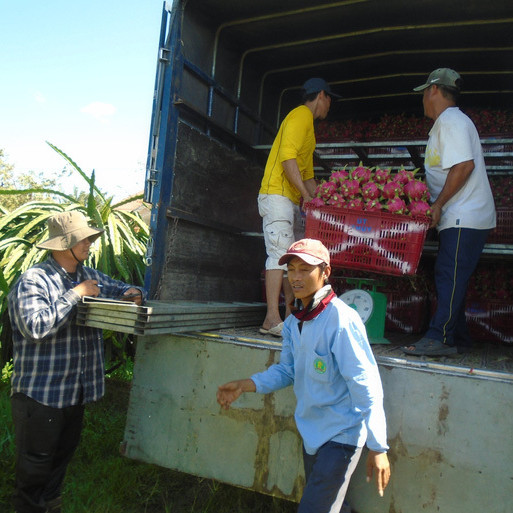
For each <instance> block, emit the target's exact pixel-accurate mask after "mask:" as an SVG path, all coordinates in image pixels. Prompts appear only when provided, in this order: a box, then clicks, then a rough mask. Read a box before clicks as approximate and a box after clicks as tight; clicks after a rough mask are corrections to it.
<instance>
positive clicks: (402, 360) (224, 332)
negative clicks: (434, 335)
mask: <svg viewBox="0 0 513 513" xmlns="http://www.w3.org/2000/svg"><path fill="white" fill-rule="evenodd" d="M201 335H202V336H205V337H211V338H215V339H217V340H226V341H227V342H231V343H239V344H243V345H256V346H267V347H268V346H269V345H270V344H271V345H273V346H276V347H277V348H279V347H281V338H278V337H274V336H272V335H262V334H261V333H259V331H258V326H256V327H253V326H252V327H244V328H228V329H221V330H210V331H208V332H201ZM193 336H195V337H196V336H197V334H195V335H193ZM421 336H422V335H411V334H403V333H385V337H386V338H387V340H388V341H389V342H390V344H373V345H372V350H373V352H374V356H375V357H376V360H377V361H378V363H380V364H382V365H385V364H387V363H388V364H396V365H410V366H415V367H418V366H421V367H424V368H426V369H427V370H440V371H442V370H443V369H450V370H452V371H454V372H458V373H463V374H464V373H471V374H473V375H479V374H481V375H483V376H486V377H490V378H493V376H494V374H495V373H500V374H501V377H504V378H505V379H508V378H507V377H505V376H502V374H503V373H504V374H510V375H511V376H510V379H511V380H512V381H513V345H506V344H493V343H487V342H476V343H475V345H474V347H473V349H472V351H471V352H470V353H464V354H457V355H451V356H442V357H427V356H422V357H418V356H410V355H406V354H405V353H403V352H402V351H401V347H402V346H406V345H409V344H411V343H413V342H416V341H417V340H418V339H419V338H421Z"/></svg>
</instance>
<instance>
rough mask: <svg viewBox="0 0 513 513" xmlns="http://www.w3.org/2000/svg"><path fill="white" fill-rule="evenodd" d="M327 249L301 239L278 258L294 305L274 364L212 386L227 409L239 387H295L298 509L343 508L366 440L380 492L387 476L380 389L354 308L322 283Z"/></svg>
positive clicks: (312, 512) (303, 512) (325, 511)
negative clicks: (301, 470)
mask: <svg viewBox="0 0 513 513" xmlns="http://www.w3.org/2000/svg"><path fill="white" fill-rule="evenodd" d="M329 263H330V257H329V252H328V250H327V249H326V247H325V246H324V245H323V244H322V243H321V242H320V241H318V240H315V239H302V240H299V241H297V242H295V243H294V244H292V245H291V246H290V248H289V249H288V251H287V253H286V254H285V255H284V256H283V257H282V258H281V259H280V265H283V264H287V273H288V280H289V282H290V285H291V286H292V290H293V292H294V296H295V298H296V300H297V301H298V302H299V304H300V309H298V310H297V311H296V312H294V313H293V315H290V316H289V317H288V318H287V320H286V321H285V323H284V327H283V332H282V333H283V348H282V353H281V357H280V362H279V363H278V364H275V365H272V366H271V367H269V368H268V369H267V370H266V371H264V372H260V373H257V374H254V375H253V376H251V378H250V379H242V380H237V381H231V382H229V383H226V384H225V385H222V386H220V387H219V389H218V393H217V401H218V402H219V404H220V405H221V406H222V407H223V408H225V409H228V408H229V407H230V404H231V403H232V402H233V401H235V400H236V399H237V398H238V397H239V396H240V395H241V394H242V393H243V392H258V393H270V392H273V391H275V390H279V389H281V388H284V387H286V386H289V385H293V387H294V393H295V395H296V399H297V405H296V411H295V420H296V425H297V428H298V431H299V433H300V434H301V437H302V439H303V448H304V450H303V457H304V466H305V476H306V486H305V489H304V492H303V496H302V498H301V502H300V505H299V509H298V513H329V512H339V511H341V510H342V505H343V502H344V497H345V494H346V491H347V487H348V485H349V480H350V478H351V475H352V473H353V471H354V469H355V468H356V464H357V463H358V460H359V458H360V455H361V451H362V447H363V446H364V445H365V444H367V447H368V449H369V455H368V459H367V479H368V480H370V479H371V478H372V475H373V474H374V473H375V475H376V479H377V487H378V492H379V494H380V495H383V492H384V490H385V488H386V486H387V484H388V481H389V479H390V465H389V462H388V457H387V454H386V451H387V449H388V445H387V441H386V420H385V413H384V410H383V389H382V386H381V379H380V376H379V372H378V367H377V365H376V361H375V359H374V356H373V354H372V351H371V348H370V345H369V342H368V340H367V336H366V332H365V327H364V325H363V323H362V321H361V319H360V317H359V315H358V313H357V312H356V311H355V310H353V309H352V308H350V307H349V306H347V305H346V304H345V303H344V302H343V301H341V300H340V299H338V298H337V297H336V295H335V294H334V292H333V291H332V289H331V286H329V285H326V282H327V280H328V277H329V275H330V272H331V268H330V265H329Z"/></svg>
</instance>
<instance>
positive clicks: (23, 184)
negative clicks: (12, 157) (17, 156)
mask: <svg viewBox="0 0 513 513" xmlns="http://www.w3.org/2000/svg"><path fill="white" fill-rule="evenodd" d="M57 182H58V179H57V178H47V177H44V176H43V175H42V174H36V173H35V172H33V171H29V172H28V173H21V174H17V173H15V172H14V165H13V164H9V163H8V162H7V161H6V159H5V154H4V151H3V150H2V149H0V186H1V188H2V189H8V190H24V189H54V188H55V187H56V184H57ZM48 197H49V195H48V194H44V193H27V194H22V195H20V194H16V195H8V196H0V207H3V209H4V210H14V209H15V208H17V207H19V206H20V205H23V203H26V202H27V201H35V200H40V199H48Z"/></svg>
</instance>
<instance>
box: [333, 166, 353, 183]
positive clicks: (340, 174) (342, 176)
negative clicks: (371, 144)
mask: <svg viewBox="0 0 513 513" xmlns="http://www.w3.org/2000/svg"><path fill="white" fill-rule="evenodd" d="M348 178H349V172H348V171H346V170H345V169H339V170H338V171H333V173H331V176H330V182H335V183H340V182H343V181H344V180H347V179H348Z"/></svg>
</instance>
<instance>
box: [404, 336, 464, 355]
mask: <svg viewBox="0 0 513 513" xmlns="http://www.w3.org/2000/svg"><path fill="white" fill-rule="evenodd" d="M401 350H402V351H403V353H406V354H410V355H413V356H446V355H451V354H457V352H458V349H457V348H456V347H454V346H448V345H447V344H444V343H443V342H441V341H440V340H435V339H433V338H427V337H424V338H421V339H420V340H419V341H418V342H416V343H415V344H412V345H411V346H404V347H401Z"/></svg>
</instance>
